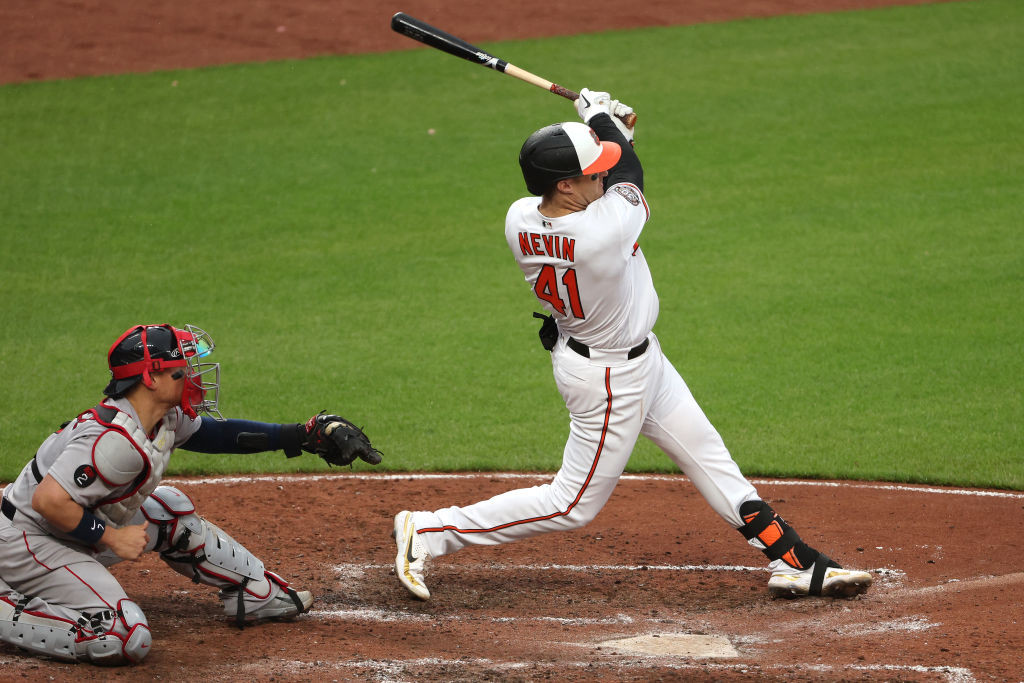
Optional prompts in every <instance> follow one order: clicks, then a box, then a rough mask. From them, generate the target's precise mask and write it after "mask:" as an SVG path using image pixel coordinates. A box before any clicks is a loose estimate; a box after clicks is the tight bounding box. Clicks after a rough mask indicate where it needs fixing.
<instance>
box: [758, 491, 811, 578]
mask: <svg viewBox="0 0 1024 683" xmlns="http://www.w3.org/2000/svg"><path fill="white" fill-rule="evenodd" d="M740 517H742V518H743V522H744V524H743V526H741V527H740V528H739V529H738V531H739V532H740V533H741V534H743V537H744V538H745V539H747V541H748V542H749V541H751V540H753V539H757V540H758V541H759V544H758V547H759V548H760V549H761V552H763V553H764V554H765V555H766V556H767V557H768V559H769V560H770V561H772V562H774V561H775V560H782V561H783V562H785V563H786V564H788V565H789V566H790V567H793V568H794V569H801V570H802V569H807V568H809V567H810V566H811V565H812V564H814V562H815V560H817V559H818V557H819V556H820V555H821V553H819V552H818V551H817V550H815V549H814V548H812V547H811V546H809V545H807V544H806V543H804V542H803V541H801V540H800V535H799V534H797V533H796V531H794V530H793V527H791V526H789V524H787V523H786V520H784V519H782V517H779V515H778V513H776V512H775V510H772V508H771V506H770V505H768V503H766V502H764V501H763V500H748V501H747V502H745V503H743V504H742V505H740Z"/></svg>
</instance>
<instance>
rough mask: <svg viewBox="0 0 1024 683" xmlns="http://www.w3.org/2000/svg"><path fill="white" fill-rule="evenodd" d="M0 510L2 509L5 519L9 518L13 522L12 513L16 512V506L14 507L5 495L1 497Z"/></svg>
mask: <svg viewBox="0 0 1024 683" xmlns="http://www.w3.org/2000/svg"><path fill="white" fill-rule="evenodd" d="M0 510H2V511H3V513H4V517H6V518H7V519H9V520H11V521H12V522H13V521H14V513H16V512H17V511H18V508H16V507H14V504H13V503H11V501H9V500H7V497H6V496H5V497H4V498H3V499H2V502H0Z"/></svg>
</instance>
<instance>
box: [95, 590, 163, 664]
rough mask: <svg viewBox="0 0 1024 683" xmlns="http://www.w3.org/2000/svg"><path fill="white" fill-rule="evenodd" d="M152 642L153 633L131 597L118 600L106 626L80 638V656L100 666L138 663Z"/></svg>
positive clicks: (145, 655) (149, 648) (143, 657)
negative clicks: (114, 611) (106, 627)
mask: <svg viewBox="0 0 1024 683" xmlns="http://www.w3.org/2000/svg"><path fill="white" fill-rule="evenodd" d="M152 645H153V635H152V634H151V633H150V631H149V621H148V620H147V619H146V615H145V614H143V612H142V609H141V608H139V606H138V605H137V604H135V603H134V602H133V601H131V600H121V601H120V602H119V603H118V604H117V611H116V613H115V614H114V620H113V622H112V624H111V625H110V627H109V628H108V629H107V630H106V631H105V632H102V633H99V632H96V633H94V634H93V635H92V636H91V637H88V638H84V639H82V641H81V650H80V655H84V656H83V657H82V658H84V659H87V660H88V661H89V662H91V663H93V664H98V665H100V666H121V665H125V664H139V663H140V662H142V660H143V659H145V658H146V657H147V656H148V655H149V652H150V650H152V649H153V648H152Z"/></svg>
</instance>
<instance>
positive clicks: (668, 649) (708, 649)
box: [598, 633, 740, 659]
mask: <svg viewBox="0 0 1024 683" xmlns="http://www.w3.org/2000/svg"><path fill="white" fill-rule="evenodd" d="M598 645H600V646H601V647H607V648H614V649H616V650H624V651H627V652H639V653H642V654H648V655H672V656H675V657H694V658H708V659H715V658H718V659H721V658H727V657H739V656H740V654H739V653H738V652H736V649H735V648H733V646H732V643H730V642H729V639H728V638H726V637H725V636H706V635H694V634H691V633H652V634H649V635H646V636H635V637H633V638H621V639H618V640H606V641H604V642H603V643H598Z"/></svg>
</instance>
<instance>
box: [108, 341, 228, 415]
mask: <svg viewBox="0 0 1024 683" xmlns="http://www.w3.org/2000/svg"><path fill="white" fill-rule="evenodd" d="M213 348H214V346H213V340H212V339H210V335H208V334H207V333H206V332H204V331H203V330H201V329H199V328H198V327H193V326H192V325H185V329H183V330H179V329H177V328H175V327H173V326H172V325H166V324H164V325H135V326H133V327H129V328H128V329H127V330H125V331H124V333H122V334H121V336H120V337H118V338H117V341H115V342H114V343H113V344H112V345H111V347H110V350H109V351H108V352H107V366H108V367H109V368H110V375H111V379H110V383H109V384H107V386H106V388H105V389H104V390H103V393H104V394H106V395H107V396H110V397H113V398H120V397H122V396H124V394H125V392H127V391H128V390H129V389H131V388H132V387H134V386H135V385H136V384H138V383H139V382H142V383H143V384H145V385H146V386H150V385H151V384H152V379H150V373H153V372H160V371H161V370H170V369H172V368H182V369H183V370H182V372H183V374H184V375H185V377H186V381H185V387H184V389H183V390H182V400H181V407H182V409H183V410H184V411H185V413H186V414H187V415H189V416H190V417H196V415H197V413H196V411H197V410H202V411H204V412H207V413H210V414H211V415H213V416H214V417H216V418H218V419H220V413H219V412H218V411H217V402H218V397H219V394H220V363H207V362H202V361H201V360H200V359H202V358H204V357H205V356H207V355H208V354H209V353H210V352H211V351H212V350H213Z"/></svg>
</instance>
